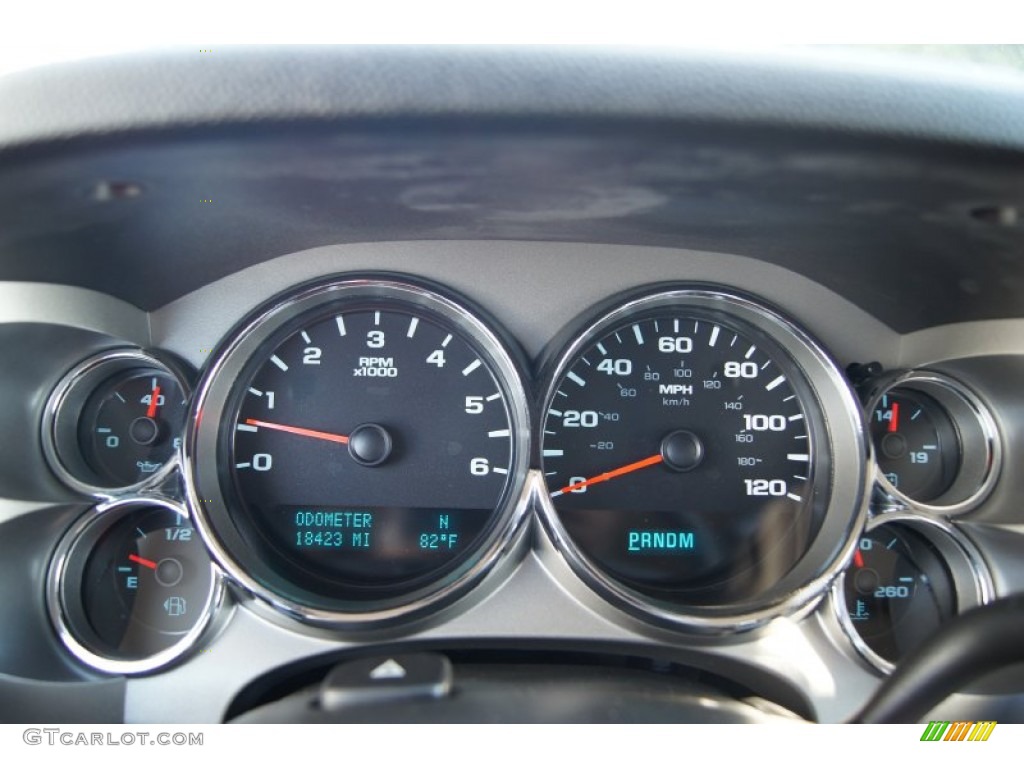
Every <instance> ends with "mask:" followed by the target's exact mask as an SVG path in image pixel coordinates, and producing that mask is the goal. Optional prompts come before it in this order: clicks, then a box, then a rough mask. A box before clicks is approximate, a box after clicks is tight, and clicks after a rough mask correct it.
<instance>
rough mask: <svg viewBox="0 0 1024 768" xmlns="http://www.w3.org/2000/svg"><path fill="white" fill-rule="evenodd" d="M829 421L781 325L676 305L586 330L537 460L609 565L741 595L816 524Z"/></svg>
mask: <svg viewBox="0 0 1024 768" xmlns="http://www.w3.org/2000/svg"><path fill="white" fill-rule="evenodd" d="M822 422H823V419H822V416H821V412H820V409H819V406H818V403H817V401H816V399H815V397H814V395H813V391H812V389H811V388H810V386H809V385H808V383H807V381H806V379H805V376H804V374H803V373H802V371H801V369H800V368H799V367H798V366H797V364H796V363H795V362H794V361H793V359H792V358H791V357H790V356H789V355H788V354H787V353H786V352H785V350H784V349H783V348H782V346H781V345H780V344H778V343H777V342H776V341H775V340H774V338H773V337H772V336H771V335H769V334H768V333H767V332H765V331H764V330H763V329H761V328H758V327H755V326H754V325H752V324H748V323H746V322H744V321H742V320H741V319H739V318H737V317H733V316H731V315H730V314H728V313H726V312H718V311H714V310H709V309H705V308H699V307H689V306H686V305H681V306H679V307H672V306H669V307H663V308H660V309H657V310H650V309H647V310H640V311H638V312H637V313H635V314H630V315H628V316H624V317H621V318H620V319H618V321H617V322H612V323H610V324H606V325H605V327H603V328H602V327H601V324H600V323H599V324H598V325H597V326H595V328H594V330H593V331H592V332H590V335H589V336H586V337H584V338H583V339H581V342H580V343H578V344H577V347H576V350H575V352H574V353H571V354H570V355H569V356H568V357H567V358H566V359H565V360H564V362H563V364H562V366H561V369H560V373H558V374H557V375H556V377H555V379H554V380H553V381H552V382H551V390H550V393H549V397H548V398H547V400H546V403H545V413H544V414H543V430H544V435H543V445H542V450H541V460H542V465H543V471H544V475H545V479H546V481H547V486H548V492H549V494H550V497H551V502H552V505H553V507H554V510H555V512H556V514H557V518H558V521H559V523H560V525H561V526H562V527H563V528H564V530H565V532H566V533H567V535H568V537H569V538H570V539H571V540H572V542H573V545H574V546H575V547H576V548H577V550H578V551H579V552H580V553H581V554H582V556H583V557H585V558H586V559H587V560H588V561H589V562H590V563H591V564H592V566H593V567H594V568H596V569H597V570H598V571H599V572H600V573H602V574H603V575H604V576H605V577H607V578H610V579H612V580H614V581H615V582H617V583H619V584H623V585H625V586H626V587H628V588H629V589H632V590H634V591H636V592H639V593H641V594H643V595H646V596H649V597H654V598H657V599H659V600H663V601H666V602H668V603H672V604H676V605H680V606H687V605H693V606H719V605H730V604H736V603H742V602H743V601H747V600H751V599H754V598H755V597H757V596H758V595H760V594H761V593H763V592H764V591H765V590H767V589H769V588H771V587H772V586H773V585H775V584H776V583H777V582H778V581H779V580H780V579H781V578H782V577H783V576H784V575H785V574H787V573H788V572H789V571H790V570H791V569H792V568H793V567H794V565H795V564H796V563H797V562H798V561H799V560H800V558H801V557H803V555H804V554H805V553H806V552H807V550H808V548H809V546H810V543H811V541H812V540H813V539H814V537H815V535H816V534H817V532H818V530H819V528H820V525H821V522H822V518H823V513H824V509H825V505H826V503H827V499H828V495H829V473H828V470H827V465H826V466H823V465H822V458H821V457H820V456H819V445H821V444H824V443H826V442H827V441H826V440H825V439H824V437H823V433H822V427H821V424H822Z"/></svg>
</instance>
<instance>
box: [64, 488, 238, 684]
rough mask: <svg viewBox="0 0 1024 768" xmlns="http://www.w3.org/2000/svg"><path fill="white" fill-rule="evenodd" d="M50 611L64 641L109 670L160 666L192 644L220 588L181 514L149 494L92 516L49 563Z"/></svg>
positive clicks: (134, 669) (207, 616) (205, 554)
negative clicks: (50, 573)
mask: <svg viewBox="0 0 1024 768" xmlns="http://www.w3.org/2000/svg"><path fill="white" fill-rule="evenodd" d="M52 585H53V588H54V592H53V595H52V597H53V599H52V600H51V614H52V615H53V617H54V619H55V622H56V624H57V627H58V630H59V631H60V633H61V636H62V639H63V640H64V641H65V644H66V645H67V646H68V647H69V649H70V650H72V651H73V652H74V653H75V654H76V655H77V656H78V657H79V658H80V659H82V660H83V661H85V662H86V663H89V664H91V665H92V666H95V667H98V668H100V669H105V670H107V671H116V672H134V671H145V670H148V669H151V668H155V667H156V666H162V665H163V664H164V663H166V662H167V661H169V660H171V659H173V658H176V657H177V656H178V655H180V654H182V653H184V652H185V651H186V650H188V648H189V647H191V646H192V644H193V643H194V641H195V639H196V638H197V636H198V634H199V633H200V632H201V631H202V630H203V629H204V628H205V626H206V624H207V623H208V621H209V618H210V615H211V611H212V609H213V608H214V607H215V604H216V602H217V601H218V600H217V596H218V593H219V586H218V579H217V576H216V574H215V572H214V569H213V566H212V564H211V561H210V558H209V556H208V555H207V552H206V549H205V548H204V546H203V544H202V542H201V541H200V539H199V536H198V534H197V533H196V531H195V530H194V529H193V528H192V524H191V522H190V521H189V519H188V517H187V516H186V515H185V514H184V511H183V510H181V509H179V508H177V507H176V506H174V505H173V504H170V503H165V502H156V501H154V500H151V499H147V500H136V501H134V502H125V503H120V502H119V503H117V504H116V505H114V506H113V507H112V508H111V507H109V505H108V508H100V509H98V510H96V511H94V512H92V513H90V514H89V515H88V516H87V518H86V520H85V521H84V522H83V523H81V524H80V528H79V529H78V530H77V531H73V532H72V533H71V534H70V535H69V537H68V539H67V540H66V542H65V546H64V548H63V552H62V553H61V554H59V555H58V557H57V558H56V560H55V562H54V570H53V574H52Z"/></svg>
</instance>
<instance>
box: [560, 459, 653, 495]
mask: <svg viewBox="0 0 1024 768" xmlns="http://www.w3.org/2000/svg"><path fill="white" fill-rule="evenodd" d="M664 460H665V459H664V457H662V455H661V454H660V453H657V454H655V455H654V456H648V457H647V458H646V459H641V460H640V461H634V462H633V463H632V464H626V465H625V466H624V467H619V468H618V469H613V470H611V471H610V472H602V473H601V474H600V475H594V476H593V477H590V478H587V479H586V480H580V481H579V482H578V483H573V484H572V485H567V486H565V487H564V488H562V489H561V490H558V491H554V492H553V493H552V494H551V498H554V497H555V496H561V495H562V494H563V493H572V492H573V491H578V490H579V489H580V488H586V487H587V486H588V485H597V484H598V483H603V482H605V481H607V480H611V479H613V478H616V477H621V476H622V475H628V474H629V473H630V472H636V471H637V470H638V469H643V468H644V467H653V466H654V465H655V464H660V463H661V462H663V461H664Z"/></svg>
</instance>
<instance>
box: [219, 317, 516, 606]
mask: <svg viewBox="0 0 1024 768" xmlns="http://www.w3.org/2000/svg"><path fill="white" fill-rule="evenodd" d="M490 360H491V358H490V357H489V356H488V354H487V353H486V352H485V351H484V350H483V349H482V348H481V345H480V344H479V343H478V342H477V341H475V340H473V339H471V338H470V337H468V336H467V335H465V334H464V333H462V332H461V331H460V330H459V328H457V327H456V325H455V324H454V323H453V322H450V321H449V320H448V319H445V318H442V317H439V316H436V315H434V314H433V313H431V312H428V311H424V310H422V309H419V308H417V307H415V306H413V305H408V306H407V305H405V304H402V303H397V304H396V303H395V302H374V303H371V304H370V305H366V303H365V302H364V303H363V305H362V306H355V307H352V306H344V307H341V308H335V309H334V310H333V311H331V312H330V313H329V314H325V313H324V312H323V311H319V312H317V313H315V314H313V315H311V316H310V315H304V316H302V317H300V318H298V319H297V320H296V321H294V322H292V323H290V324H288V325H287V326H285V327H284V328H283V329H282V330H280V331H279V332H277V333H276V334H274V335H273V336H271V337H270V339H269V340H268V341H267V342H266V343H264V344H263V345H261V346H260V347H259V349H258V351H257V352H256V353H255V354H254V355H253V356H252V357H251V360H250V362H249V363H248V366H247V368H246V373H244V374H243V375H242V377H241V378H240V380H239V383H238V388H237V391H236V392H235V393H234V395H233V400H232V405H231V406H230V409H229V412H228V414H227V416H226V419H225V421H224V423H223V427H222V437H221V451H222V456H223V460H222V473H223V479H222V485H223V487H225V488H227V489H229V491H228V494H229V499H230V501H229V505H230V506H231V507H232V509H233V510H234V515H235V517H236V519H237V520H241V521H244V522H242V523H240V524H238V525H239V527H240V528H242V529H244V534H243V535H244V536H245V537H246V541H247V543H248V545H249V546H250V547H251V548H252V549H253V550H254V551H256V552H258V553H259V557H260V558H261V559H263V560H264V561H266V562H269V563H271V564H272V567H273V569H274V571H275V572H276V573H277V574H278V575H279V576H283V577H284V583H275V584H272V585H270V586H272V587H273V588H274V589H275V590H278V591H281V592H284V593H286V594H288V593H289V591H290V586H289V585H297V586H299V587H301V588H302V589H304V590H307V591H308V592H311V593H317V594H321V595H325V596H332V597H338V596H344V597H347V598H350V599H357V600H358V599H366V600H371V599H376V598H389V597H393V596H395V595H399V594H401V593H403V592H405V591H408V590H409V589H411V588H415V586H416V585H417V584H419V583H422V582H424V581H427V580H433V579H435V578H437V577H438V575H439V574H443V573H445V572H449V571H451V570H452V569H454V568H456V567H457V566H458V564H459V563H461V562H463V561H464V559H465V558H466V557H467V556H468V555H469V553H472V552H473V551H474V550H475V548H476V547H477V545H478V543H479V540H480V539H481V537H482V536H483V535H484V534H485V532H487V531H488V530H490V529H491V528H492V526H493V525H494V524H495V521H496V517H497V516H498V511H499V510H500V508H501V507H502V505H503V503H504V501H505V499H506V497H507V496H508V494H509V488H510V483H511V481H512V480H513V479H514V475H515V474H516V470H515V466H514V463H515V462H514V458H515V445H514V427H513V423H512V420H511V417H510V413H509V406H508V395H507V392H506V389H505V387H504V386H503V385H502V384H501V383H500V378H499V377H498V376H497V375H496V373H495V371H494V367H493V364H492V363H491V362H490Z"/></svg>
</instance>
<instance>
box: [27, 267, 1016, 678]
mask: <svg viewBox="0 0 1024 768" xmlns="http://www.w3.org/2000/svg"><path fill="white" fill-rule="evenodd" d="M853 379H854V383H853V384H851V382H850V377H849V376H848V375H847V372H844V371H843V370H841V369H840V368H839V366H838V365H837V363H836V362H835V361H834V360H833V358H832V357H831V356H830V354H829V353H828V352H827V351H826V350H825V349H824V348H823V347H822V345H821V344H819V343H818V342H817V341H816V340H815V339H814V337H813V336H812V335H811V334H809V333H808V332H807V331H806V330H805V329H803V328H802V327H801V326H800V324H799V323H798V322H796V321H795V320H793V319H792V318H790V317H788V316H787V315H786V314H785V313H784V312H783V311H780V310H779V309H778V308H776V307H775V306H773V305H772V304H771V303H769V302H766V301H764V300H762V299H760V298H758V297H757V296H754V295H751V294H750V293H747V292H745V291H739V290H735V289H733V288H731V287H729V286H724V285H718V284H708V283H669V284H664V283H659V284H654V285H648V286H640V287H638V288H636V289H634V290H631V291H628V292H627V293H625V294H621V295H617V296H612V297H609V298H608V299H607V301H606V302H604V303H603V304H600V305H599V306H597V307H594V308H592V309H590V310H587V311H586V312H584V313H583V314H582V315H581V316H580V317H578V318H577V319H576V320H575V321H573V322H572V323H571V324H569V326H567V327H566V328H565V329H564V330H563V331H562V332H561V333H560V334H559V335H558V336H556V337H555V338H554V339H553V340H552V341H551V342H550V343H549V345H548V347H547V350H546V351H545V352H544V353H543V354H542V355H541V356H540V358H539V362H538V363H537V365H536V366H535V367H534V366H533V365H531V363H530V361H528V360H527V359H526V356H525V355H524V353H523V352H522V351H521V350H520V348H519V346H518V345H517V343H516V341H515V340H514V339H513V338H512V337H511V336H510V335H509V334H507V333H506V332H505V331H504V330H503V329H502V328H501V327H500V325H499V324H498V323H497V322H496V321H494V320H493V319H492V318H491V317H490V316H489V315H488V313H487V311H486V310H485V309H484V308H481V307H478V306H476V305H475V304H474V303H473V302H471V301H470V300H468V299H467V298H465V297H464V296H461V295H459V294H457V293H455V292H453V291H451V290H449V289H448V288H446V287H444V286H442V285H438V284H435V283H432V282H428V281H425V280H421V279H418V278H414V277H408V276H405V275H400V274H394V273H352V274H343V275H339V276H336V277H333V278H326V279H319V280H316V281H313V282H310V283H307V284H303V285H300V286H297V287H295V288H292V289H290V290H288V291H286V292H284V293H281V294H279V295H277V296H274V297H273V298H271V299H269V300H268V301H266V302H265V303H263V304H261V305H260V306H258V307H256V308H255V309H254V310H252V311H251V312H250V313H249V315H248V316H247V317H246V318H244V319H243V320H242V321H241V322H239V323H238V324H237V325H236V326H235V327H234V328H233V329H232V330H231V331H230V332H229V333H228V334H227V335H226V336H225V337H224V338H223V339H222V340H221V341H220V342H219V344H218V345H217V346H216V348H215V349H214V350H213V352H212V354H211V355H210V357H209V360H208V362H207V364H206V365H205V366H204V367H203V369H202V370H201V371H198V372H193V371H192V370H191V369H190V368H189V366H188V365H187V364H186V363H184V362H183V361H181V360H178V359H176V358H174V357H172V356H170V355H167V354H164V353H160V352H152V351H146V350H141V349H135V348H133V349H113V350H108V351H105V352H102V353H100V354H98V355H95V356H93V357H90V358H88V359H86V360H83V361H81V363H79V364H78V365H76V366H75V367H74V368H73V369H72V370H70V371H69V372H67V374H66V375H65V376H64V377H63V378H62V379H61V380H60V381H59V382H56V383H55V386H54V388H53V390H52V394H51V396H50V398H49V402H48V404H47V407H46V409H45V413H44V418H43V422H42V424H41V430H42V442H43V446H44V452H45V455H46V458H47V461H48V463H49V465H50V467H51V469H52V470H53V472H54V474H55V475H56V476H57V477H58V478H59V479H60V480H61V481H62V482H63V483H64V484H65V485H66V486H67V487H68V488H70V489H72V490H73V491H75V492H76V493H78V494H80V495H84V496H88V497H91V498H92V499H94V500H95V504H96V505H95V506H94V507H93V508H92V509H91V510H90V511H89V512H88V513H86V515H85V516H84V517H83V518H82V519H81V520H80V521H79V522H78V523H76V525H75V526H74V527H73V528H72V529H71V530H69V531H68V532H67V533H66V535H65V537H64V539H63V540H62V542H61V543H60V545H59V546H58V549H57V551H56V553H55V555H54V558H53V560H52V563H51V566H50V576H49V585H50V588H49V594H48V604H49V608H50V615H51V618H52V621H53V623H54V625H55V627H56V629H57V632H58V634H59V636H60V638H61V640H62V642H63V643H64V644H65V646H66V647H67V648H68V649H69V650H70V651H71V652H72V653H73V654H74V655H75V656H76V657H77V658H78V659H79V660H81V661H82V662H84V663H85V664H87V665H88V666H90V667H92V668H95V669H98V670H101V671H104V672H111V673H119V674H142V673H147V672H152V671H154V670H157V669H161V668H163V667H165V666H167V665H169V664H171V663H173V662H175V661H177V660H180V659H181V658H183V657H185V656H186V655H188V654H190V653H192V652H194V650H195V648H196V646H197V643H198V642H199V639H200V638H202V637H204V635H209V633H211V632H212V631H214V628H216V627H217V626H220V625H221V624H222V623H223V622H225V621H227V620H229V618H230V610H229V608H230V605H229V604H230V602H231V600H230V598H229V594H234V595H236V596H238V597H240V598H241V599H245V600H252V602H253V605H254V606H256V607H258V609H259V610H262V611H265V612H267V613H268V614H270V615H274V616H277V617H280V618H282V619H284V620H286V621H292V622H295V623H294V625H293V626H294V627H295V628H298V627H301V626H307V627H309V628H310V629H311V630H312V629H314V628H315V629H316V630H317V631H327V632H336V633H342V634H343V635H344V634H346V633H348V635H349V636H350V635H351V633H358V632H359V631H362V630H367V629H373V630H388V629H391V628H396V627H397V628H398V629H399V630H402V629H403V628H408V627H412V626H414V625H415V622H416V621H417V620H418V619H421V618H423V617H426V616H430V615H435V614H436V613H437V612H438V611H440V610H441V609H443V608H445V607H447V606H451V605H455V604H456V603H457V602H458V600H459V599H460V598H463V597H464V596H466V595H467V594H468V593H469V592H470V591H472V590H474V589H478V588H480V584H481V582H482V581H484V580H485V578H486V577H487V576H488V574H489V573H491V572H492V571H494V570H495V569H496V568H497V567H498V566H499V564H500V563H502V562H503V561H506V560H508V559H510V558H514V557H516V553H517V552H520V551H521V548H523V547H526V546H528V542H529V539H528V537H527V532H528V531H529V530H530V527H529V525H527V523H528V522H529V520H530V519H531V517H534V516H536V517H537V518H538V519H539V521H540V525H539V526H538V528H537V531H538V535H539V536H544V537H546V538H547V540H548V541H549V542H550V544H551V545H552V546H553V547H554V548H555V550H557V552H558V553H559V556H560V557H561V558H562V560H563V562H564V564H565V565H566V566H567V567H568V569H569V571H570V572H571V573H572V574H573V575H574V577H575V578H577V579H578V580H579V582H580V583H582V584H584V585H586V588H588V589H589V590H591V591H592V593H593V594H595V595H596V596H597V597H598V598H599V599H600V600H602V601H605V602H606V603H607V604H609V605H611V606H613V607H614V609H615V610H617V611H619V612H621V614H622V615H623V616H628V617H630V618H631V619H633V620H636V621H638V622H639V623H640V624H642V625H646V626H649V627H651V628H652V630H656V631H665V630H667V631H669V632H676V633H679V634H680V635H688V636H696V635H726V634H736V633H739V632H742V631H746V630H750V629H754V628H756V627H760V626H763V625H765V624H766V623H768V622H769V621H771V620H772V619H775V618H778V617H783V616H801V615H803V614H804V613H806V612H808V611H810V610H812V609H814V608H815V607H816V606H818V604H819V603H821V602H822V600H823V599H824V601H825V604H827V605H828V606H830V611H829V614H830V615H831V617H832V621H833V623H834V627H835V629H836V633H837V634H836V636H837V637H839V638H841V642H845V643H847V644H848V645H849V647H851V648H853V649H855V651H856V652H857V653H858V654H859V655H860V657H861V658H862V659H863V660H864V661H865V662H866V663H868V664H870V665H872V666H873V667H874V668H876V669H878V670H881V671H888V670H890V669H891V668H892V665H893V664H894V663H895V662H896V661H898V659H899V658H900V657H901V656H902V655H903V654H905V653H906V652H907V651H908V650H910V649H911V648H913V647H914V646H915V645H916V644H917V643H918V642H920V641H921V640H922V639H923V638H924V637H927V636H928V634H930V633H931V632H932V631H934V629H935V627H937V626H938V625H939V624H941V623H942V622H943V621H946V620H948V619H949V618H950V617H951V616H953V615H954V614H956V613H957V612H960V611H962V610H964V609H966V608H967V607H970V606H971V605H976V604H978V603H982V602H985V601H987V600H989V599H991V597H992V595H993V589H992V581H991V577H990V576H989V574H988V572H987V570H986V567H985V564H984V560H983V559H982V558H981V557H980V555H979V554H978V552H977V550H976V549H975V548H974V546H973V545H972V544H971V543H970V541H969V540H968V539H966V538H965V537H964V536H963V535H962V534H961V533H960V532H959V531H958V529H957V525H956V522H955V520H956V518H957V517H959V516H962V515H965V514H968V513H970V512H971V511H973V510H975V509H977V508H978V507H979V505H980V504H981V503H982V502H983V501H984V499H985V498H986V496H987V495H988V494H989V493H990V492H991V491H992V489H993V487H994V485H995V483H996V482H997V479H998V476H999V472H1000V466H1001V450H1002V449H1001V444H1000V436H999V430H998V429H997V427H996V421H995V419H994V418H993V416H992V415H991V413H990V412H989V410H988V407H987V406H986V404H985V402H984V401H983V399H982V398H981V397H980V396H978V395H977V394H976V393H974V392H973V391H972V390H971V389H970V388H969V387H968V386H967V385H966V384H964V383H962V382H960V381H958V380H955V379H953V378H952V377H950V376H948V375H945V374H941V373H937V372H934V371H929V370H913V371H899V372H895V373H883V372H881V371H879V370H869V371H868V373H867V374H864V373H863V371H861V373H860V375H858V376H855V377H853ZM854 384H856V388H855V386H854ZM229 588H230V589H229Z"/></svg>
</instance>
